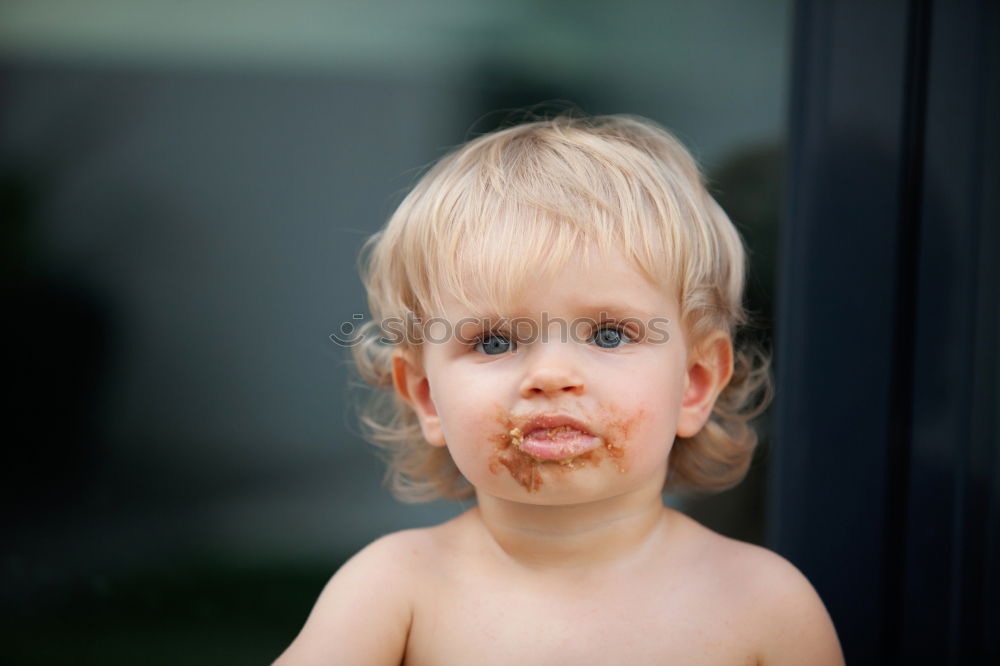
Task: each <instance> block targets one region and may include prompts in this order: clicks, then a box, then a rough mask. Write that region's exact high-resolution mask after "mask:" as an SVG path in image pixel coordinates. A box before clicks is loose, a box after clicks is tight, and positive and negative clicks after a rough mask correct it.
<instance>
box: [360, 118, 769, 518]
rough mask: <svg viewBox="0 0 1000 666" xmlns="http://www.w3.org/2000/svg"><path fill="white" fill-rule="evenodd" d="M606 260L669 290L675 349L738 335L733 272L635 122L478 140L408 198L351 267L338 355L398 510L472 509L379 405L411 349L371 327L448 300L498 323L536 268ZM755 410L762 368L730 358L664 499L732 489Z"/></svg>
mask: <svg viewBox="0 0 1000 666" xmlns="http://www.w3.org/2000/svg"><path fill="white" fill-rule="evenodd" d="M591 245H596V246H597V247H598V248H601V249H602V250H604V249H612V248H613V249H616V250H619V251H621V252H623V253H624V255H625V256H626V257H628V258H629V259H631V260H632V261H633V262H634V263H635V265H636V266H637V267H638V268H639V269H640V270H641V271H642V272H643V274H644V275H645V276H646V277H647V278H649V279H650V280H652V281H653V282H654V283H655V284H660V285H664V286H665V287H666V286H667V285H670V288H675V289H676V290H677V297H678V302H679V303H680V308H681V310H680V313H681V322H680V323H681V325H682V326H683V327H684V330H685V333H686V336H687V337H688V339H689V340H690V341H695V342H696V341H697V340H699V339H701V338H703V337H704V336H706V335H707V334H708V333H710V332H713V331H718V330H721V331H724V332H726V333H727V334H728V335H729V336H730V337H731V339H732V338H734V337H735V335H736V333H737V329H738V328H739V327H740V326H741V325H743V324H745V323H746V313H745V311H744V309H743V305H742V297H743V283H744V273H745V264H746V256H745V252H744V249H743V244H742V241H741V239H740V236H739V234H738V232H737V231H736V229H735V227H734V226H733V224H732V222H730V220H729V218H728V217H727V216H726V214H725V213H724V212H723V210H722V209H721V208H720V207H719V205H718V204H717V203H716V202H715V200H714V199H713V198H712V197H711V195H709V193H708V192H707V190H706V188H705V184H704V181H703V178H702V176H701V173H700V172H699V170H698V167H697V165H696V164H695V162H694V160H693V159H692V157H691V156H690V155H689V154H688V152H687V150H686V149H685V148H684V146H683V145H681V143H680V142H679V141H678V140H677V139H676V138H674V137H673V136H672V135H671V134H670V133H669V132H667V131H666V130H664V129H663V128H661V127H659V126H658V125H656V124H655V123H653V122H652V121H649V120H646V119H643V118H638V117H635V116H621V115H619V116H599V117H592V118H580V117H567V116H560V117H557V118H552V119H549V120H541V121H537V122H531V123H527V124H523V125H517V126H514V127H509V128H507V129H503V130H500V131H497V132H494V133H491V134H486V135H483V136H480V137H478V138H476V139H474V140H472V141H470V142H468V143H466V144H464V145H462V146H460V147H459V148H458V149H457V150H455V151H454V152H452V153H450V154H449V155H447V156H446V157H444V158H443V159H441V160H440V161H439V162H438V163H437V164H436V165H435V166H434V167H433V168H431V169H430V170H429V171H428V172H427V173H426V174H425V175H424V176H423V177H422V178H421V179H420V181H419V182H418V183H417V185H416V186H415V187H414V188H413V190H412V191H411V192H410V193H409V195H408V196H406V198H405V199H404V200H403V202H402V203H401V204H400V206H399V208H398V209H397V210H396V212H395V213H394V214H393V215H392V217H391V218H390V219H389V222H388V223H387V225H386V226H385V228H384V229H383V230H382V231H380V232H378V233H376V234H375V235H374V236H372V237H371V238H370V239H369V241H368V243H367V244H366V246H365V249H364V251H363V253H362V257H363V260H362V277H363V280H364V283H365V287H366V289H367V291H368V302H369V306H370V309H371V314H372V321H369V322H367V323H366V324H365V326H364V327H363V328H362V335H361V337H360V339H359V341H358V343H357V344H356V345H355V346H354V347H353V351H354V359H355V362H356V365H357V368H358V370H359V371H360V373H361V375H362V377H364V378H365V379H366V380H367V381H368V382H369V383H371V384H372V385H374V386H375V387H376V388H378V389H381V390H380V391H378V392H376V395H375V396H374V397H373V400H372V402H371V403H370V404H369V405H368V406H367V408H366V409H365V411H364V412H363V413H362V417H361V418H362V424H363V426H364V428H365V430H366V435H367V436H368V438H369V439H370V440H371V441H372V442H373V443H374V444H376V445H377V446H379V447H381V449H382V450H383V451H384V452H385V453H386V457H387V462H388V470H387V474H386V478H387V482H388V485H389V487H390V488H391V489H392V491H393V493H394V494H395V495H396V496H397V497H399V498H400V499H403V500H405V501H414V502H419V501H427V500H432V499H435V498H438V497H449V498H455V499H462V498H466V497H469V496H471V495H472V494H473V489H472V487H471V486H470V485H469V484H468V483H467V482H466V481H465V479H464V478H463V477H462V475H461V474H460V472H459V471H458V469H457V467H456V466H455V464H454V462H453V461H452V459H451V456H450V454H449V453H448V450H447V448H446V447H434V446H431V445H429V444H428V443H427V442H426V441H424V439H423V436H422V434H421V431H420V426H419V423H418V421H417V417H416V414H415V413H414V412H413V410H412V409H411V408H410V407H409V406H408V405H407V404H406V403H405V402H403V401H402V400H401V399H400V398H399V396H397V395H396V394H395V391H394V390H393V381H392V356H393V354H394V352H395V351H396V349H397V348H398V347H399V346H400V345H402V346H404V347H406V348H408V349H410V350H411V351H412V352H414V353H415V355H416V356H417V358H418V359H419V352H420V340H419V332H418V329H415V330H414V331H410V332H416V333H417V338H416V339H412V340H403V341H398V340H397V341H396V344H386V343H385V340H384V338H383V336H384V331H383V329H382V327H381V325H380V323H379V322H385V321H387V320H390V319H392V320H395V321H406V320H408V318H409V319H410V320H413V319H418V320H423V319H426V318H427V317H429V316H432V315H433V314H434V313H436V312H440V311H441V307H440V306H441V299H442V296H443V295H444V294H451V295H453V296H455V297H457V298H459V299H460V300H462V301H463V302H464V303H465V304H467V305H470V307H474V306H473V303H483V302H485V303H488V304H490V306H491V307H492V309H493V311H494V312H502V311H504V310H505V308H504V305H508V304H510V303H511V301H512V299H513V298H514V296H515V295H516V294H517V293H518V291H519V289H520V288H521V287H523V286H524V285H525V284H526V281H527V280H529V279H534V276H536V275H537V270H529V269H530V268H535V269H537V267H538V266H545V267H547V268H548V269H551V270H553V271H558V270H559V269H560V268H561V267H563V266H564V265H565V264H566V263H567V262H568V261H569V260H570V258H571V256H573V255H574V253H578V252H579V249H580V248H585V247H589V246H591ZM769 398H770V375H769V372H768V368H767V357H766V355H765V354H764V353H763V352H762V351H760V350H759V349H756V348H754V347H753V346H752V345H742V346H741V347H739V348H737V349H736V350H735V354H734V371H733V376H732V379H731V380H730V382H729V384H728V385H727V387H726V388H725V389H724V390H723V392H722V393H721V395H720V396H719V399H718V400H717V402H716V404H715V407H714V410H713V412H712V415H711V417H710V419H709V421H708V422H707V423H706V425H705V426H704V428H702V430H701V431H699V432H698V433H697V434H696V435H694V436H693V437H689V438H681V437H678V438H677V440H676V441H675V443H674V446H673V449H672V450H671V453H670V461H669V473H668V477H667V489H669V490H704V491H718V490H724V489H726V488H729V487H732V486H734V485H736V484H737V483H739V482H740V480H742V478H743V477H744V475H745V474H746V471H747V469H748V467H749V464H750V460H751V458H752V455H753V451H754V448H755V446H756V444H757V435H756V432H755V431H754V429H753V428H752V427H751V426H750V424H749V421H750V420H751V419H752V418H753V417H754V416H756V415H758V414H759V413H760V412H762V411H763V409H764V407H766V404H767V402H768V400H769Z"/></svg>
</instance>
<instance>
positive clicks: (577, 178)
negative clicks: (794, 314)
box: [278, 116, 843, 666]
mask: <svg viewBox="0 0 1000 666" xmlns="http://www.w3.org/2000/svg"><path fill="white" fill-rule="evenodd" d="M364 265H365V269H364V279H365V286H366V288H367V290H368V296H369V304H370V307H371V314H372V317H373V319H372V321H371V322H369V323H368V324H366V327H365V329H364V331H365V335H364V336H363V337H362V338H361V339H360V340H359V343H358V344H357V345H356V346H355V347H354V352H355V359H356V361H357V364H358V367H359V369H360V370H361V373H362V374H363V375H364V376H365V377H366V378H367V379H368V380H369V381H371V382H372V383H373V384H374V385H375V386H376V387H378V388H380V389H383V391H382V394H381V396H380V397H377V398H376V400H377V402H375V403H373V405H372V406H371V409H370V410H369V411H368V412H367V413H366V414H365V415H364V417H363V421H364V423H365V425H366V426H367V428H368V431H369V434H370V437H371V438H372V440H373V441H374V442H376V443H377V444H378V445H380V446H381V447H383V448H384V449H385V451H386V452H387V457H388V459H389V476H388V478H389V479H390V480H391V485H392V488H393V490H394V492H395V493H396V494H397V495H398V496H400V497H401V498H404V499H407V500H411V501H422V500H429V499H433V498H437V497H449V498H455V499H463V498H475V506H473V508H471V509H469V510H467V511H465V512H464V513H463V514H462V515H460V516H459V517H457V518H455V519H453V520H450V521H448V522H446V523H444V524H442V525H438V526H436V527H431V528H427V529H414V530H406V531H403V532H399V533H396V534H390V535H388V536H385V537H383V538H381V539H379V540H377V541H375V542H374V543H372V544H371V545H369V546H368V547H366V548H365V549H364V550H362V551H361V552H360V553H358V554H357V555H356V556H355V557H353V558H352V559H351V560H350V561H348V562H347V563H346V564H345V565H344V566H343V567H342V568H341V569H340V570H339V571H338V572H337V574H336V575H335V576H334V577H333V578H332V580H331V581H330V582H329V584H328V585H327V586H326V589H324V590H323V593H322V594H321V595H320V598H319V600H318V601H317V603H316V606H315V608H314V609H313V611H312V614H311V615H310V616H309V619H308V620H307V622H306V624H305V627H304V628H303V629H302V631H301V633H300V634H299V636H298V637H297V638H296V639H295V641H294V642H293V643H292V645H291V646H290V647H289V648H288V650H287V651H286V652H285V654H283V655H282V657H281V658H280V659H279V660H278V663H279V664H292V665H294V664H348V665H354V664H359V665H360V664H400V663H404V664H412V665H417V664H433V665H443V664H460V665H468V664H481V665H485V664H497V665H502V666H507V665H509V664H629V665H639V664H809V665H810V666H816V665H821V664H841V663H843V658H842V656H841V651H840V646H839V644H838V641H837V637H836V633H835V631H834V628H833V625H832V624H831V622H830V619H829V616H828V615H827V613H826V610H825V609H824V607H823V604H822V602H821V601H820V599H819V598H818V596H817V595H816V593H815V592H814V590H813V588H812V587H811V586H810V584H809V583H808V581H807V580H806V579H805V578H804V577H803V576H802V575H801V574H800V573H799V572H798V571H797V570H796V569H795V568H794V567H793V566H792V565H790V564H789V563H788V562H786V561H785V560H783V559H782V558H780V557H779V556H777V555H775V554H773V553H771V552H769V551H767V550H765V549H763V548H759V547H756V546H752V545H749V544H745V543H741V542H738V541H733V540H731V539H728V538H725V537H723V536H721V535H719V534H716V533H714V532H712V531H711V530H709V529H707V528H705V527H703V526H701V525H699V524H698V523H696V522H695V521H693V520H691V519H690V518H688V517H686V516H685V515H683V514H682V513H680V512H678V511H675V510H672V509H670V508H667V507H665V506H664V504H663V495H662V493H663V492H664V490H665V489H667V490H673V491H683V490H692V491H719V490H723V489H726V488H729V487H732V486H733V485H735V484H737V483H738V482H739V481H740V480H741V479H742V478H743V476H744V474H745V473H746V470H747V467H748V465H749V463H750V459H751V456H752V454H753V449H754V446H755V444H756V435H755V433H754V431H753V429H752V428H751V426H750V425H749V420H750V419H751V418H752V417H753V416H755V415H756V414H758V413H759V411H760V410H761V409H762V407H763V405H764V403H765V402H766V400H767V395H768V389H769V375H768V372H767V369H766V363H765V362H764V360H763V359H764V357H763V355H762V354H760V353H759V352H757V351H755V350H754V349H752V348H735V347H734V336H735V334H736V332H737V329H738V327H739V326H740V325H741V324H742V323H744V319H745V314H744V311H743V308H742V290H743V281H744V270H745V256H744V250H743V246H742V243H741V240H740V237H739V235H738V233H737V231H736V229H735V228H734V227H733V225H732V223H731V222H730V221H729V219H728V218H727V217H726V214H725V213H724V212H723V211H722V209H721V208H720V207H719V206H718V205H717V204H716V203H715V201H714V200H713V199H712V197H711V196H710V195H709V194H708V193H707V191H706V189H705V186H704V183H703V180H702V178H701V175H700V173H699V171H698V168H697V166H696V165H695V163H694V161H693V160H692V158H691V157H690V155H689V154H688V153H687V151H686V150H685V149H684V148H683V146H682V145H681V144H680V143H679V142H678V141H677V140H676V139H675V138H673V137H672V136H671V135H670V134H669V133H667V132H666V131H665V130H663V129H662V128H660V127H658V126H657V125H655V124H654V123H652V122H650V121H648V120H644V119H641V118H636V117H629V116H609V117H596V118H569V117H559V118H555V119H551V120H545V121H539V122H533V123H529V124H524V125H519V126H515V127H510V128H507V129H503V130H501V131H498V132H495V133H492V134H488V135H485V136H481V137H479V138H477V139H475V140H473V141H471V142H469V143H467V144H465V145H464V146H462V147H461V148H459V149H458V150H456V151H455V152H453V153H452V154H450V155H448V156H447V157H445V158H444V159H442V160H441V161H440V162H439V163H438V164H437V165H436V166H435V167H434V168H432V169H431V170H430V171H429V172H428V173H427V174H426V175H425V176H424V177H423V178H422V179H421V180H420V182H419V183H418V184H417V185H416V187H415V188H414V189H413V191H412V192H411V193H410V194H409V195H408V196H407V197H406V199H405V200H404V201H403V203H402V204H401V205H400V206H399V209H398V210H397V211H396V212H395V214H394V215H393V216H392V218H391V219H390V220H389V222H388V224H387V225H386V227H385V228H384V230H382V231H381V232H379V233H378V234H376V235H375V236H374V237H373V238H372V239H371V240H370V241H369V244H368V245H367V247H366V262H365V264H364Z"/></svg>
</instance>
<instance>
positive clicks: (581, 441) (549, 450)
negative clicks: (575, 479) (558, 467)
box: [510, 414, 602, 461]
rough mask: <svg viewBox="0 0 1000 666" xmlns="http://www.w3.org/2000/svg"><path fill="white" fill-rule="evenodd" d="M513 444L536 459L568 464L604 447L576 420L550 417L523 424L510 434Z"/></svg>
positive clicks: (555, 416) (558, 416) (537, 418)
mask: <svg viewBox="0 0 1000 666" xmlns="http://www.w3.org/2000/svg"><path fill="white" fill-rule="evenodd" d="M510 439H511V443H513V444H514V446H516V447H517V448H518V449H520V450H521V451H523V452H524V453H526V454H528V455H529V456H531V457H532V458H537V459H539V460H555V461H566V460H570V459H572V458H575V457H577V456H579V455H582V454H584V453H586V452H587V451H592V450H593V449H596V448H597V447H599V446H601V443H602V440H601V438H600V437H597V436H595V435H593V434H591V433H590V431H589V430H587V427H586V426H585V425H583V424H582V423H580V422H579V421H577V420H576V419H574V418H572V417H570V416H565V415H560V414H549V415H542V416H537V417H535V418H531V419H528V420H526V421H524V422H522V423H521V424H520V425H518V426H517V427H515V428H513V429H512V430H511V431H510Z"/></svg>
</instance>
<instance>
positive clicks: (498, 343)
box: [476, 333, 517, 356]
mask: <svg viewBox="0 0 1000 666" xmlns="http://www.w3.org/2000/svg"><path fill="white" fill-rule="evenodd" d="M516 348H517V345H515V344H514V343H513V342H512V341H511V340H508V339H507V338H505V337H504V336H502V335H497V334H495V333H490V334H488V335H484V336H483V337H481V338H480V339H479V342H477V343H476V351H477V352H482V353H483V354H488V355H490V356H496V355H497V354H506V353H507V352H509V351H514V349H516Z"/></svg>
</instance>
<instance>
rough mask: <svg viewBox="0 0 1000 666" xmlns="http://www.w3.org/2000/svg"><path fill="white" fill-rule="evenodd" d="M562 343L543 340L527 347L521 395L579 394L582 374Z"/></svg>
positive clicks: (581, 388) (582, 386)
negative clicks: (529, 356)
mask: <svg viewBox="0 0 1000 666" xmlns="http://www.w3.org/2000/svg"><path fill="white" fill-rule="evenodd" d="M569 346H570V345H568V344H566V343H558V342H557V343H552V342H550V343H543V344H538V345H537V346H535V348H533V349H531V350H530V352H529V353H530V354H531V356H532V357H531V359H530V360H529V365H528V369H527V372H526V373H525V375H524V380H523V381H522V382H521V397H523V398H532V397H535V396H538V395H550V396H553V395H559V394H563V393H572V394H579V393H582V392H583V389H584V384H583V376H582V375H581V373H580V368H579V364H578V363H576V362H574V359H573V353H572V351H571V350H570V349H568V348H567V347H569Z"/></svg>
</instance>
